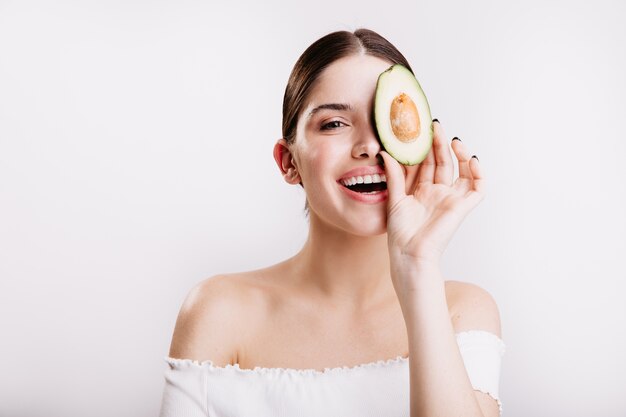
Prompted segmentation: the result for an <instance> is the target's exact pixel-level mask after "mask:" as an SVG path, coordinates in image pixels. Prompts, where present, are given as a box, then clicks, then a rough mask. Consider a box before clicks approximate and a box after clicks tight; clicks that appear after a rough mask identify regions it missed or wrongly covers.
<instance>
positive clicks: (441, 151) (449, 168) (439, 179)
mask: <svg viewBox="0 0 626 417" xmlns="http://www.w3.org/2000/svg"><path fill="white" fill-rule="evenodd" d="M433 132H434V135H433V146H432V147H433V148H434V150H435V152H434V153H435V161H436V165H435V176H434V183H435V184H444V185H448V186H450V185H452V179H453V177H454V165H453V161H452V153H451V152H450V147H449V146H448V141H447V140H446V135H445V132H444V130H443V127H441V124H440V123H439V121H435V122H434V123H433Z"/></svg>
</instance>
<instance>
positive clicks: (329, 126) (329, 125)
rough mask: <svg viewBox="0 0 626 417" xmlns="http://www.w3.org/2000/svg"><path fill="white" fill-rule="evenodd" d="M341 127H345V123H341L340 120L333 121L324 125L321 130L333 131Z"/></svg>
mask: <svg viewBox="0 0 626 417" xmlns="http://www.w3.org/2000/svg"><path fill="white" fill-rule="evenodd" d="M341 125H345V123H343V122H340V121H339V120H333V121H331V122H328V123H324V124H323V125H322V127H321V130H332V129H337V128H338V127H341Z"/></svg>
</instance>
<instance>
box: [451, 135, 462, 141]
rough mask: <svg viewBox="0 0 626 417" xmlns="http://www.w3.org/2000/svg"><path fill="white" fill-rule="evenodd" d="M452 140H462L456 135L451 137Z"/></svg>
mask: <svg viewBox="0 0 626 417" xmlns="http://www.w3.org/2000/svg"><path fill="white" fill-rule="evenodd" d="M452 140H458V141H459V142H463V141H462V140H461V139H459V138H457V137H456V136H455V137H453V138H452Z"/></svg>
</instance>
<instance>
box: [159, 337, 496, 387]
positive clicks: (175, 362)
mask: <svg viewBox="0 0 626 417" xmlns="http://www.w3.org/2000/svg"><path fill="white" fill-rule="evenodd" d="M476 337H478V338H487V339H490V340H491V341H492V342H495V343H496V344H498V345H499V348H500V350H501V352H502V353H504V342H503V341H502V339H500V338H499V337H498V336H497V335H495V334H493V333H490V332H487V331H483V330H469V331H464V332H459V333H456V338H457V342H459V343H461V342H463V341H466V340H471V339H474V338H476ZM165 361H166V362H167V363H168V364H169V365H170V366H172V367H175V368H178V369H186V368H203V369H208V370H211V371H234V372H238V373H243V374H255V375H277V374H284V375H308V376H320V375H327V374H333V373H338V372H340V373H346V372H354V371H358V370H364V369H372V368H387V367H390V366H393V365H399V364H402V365H404V364H408V362H409V358H408V357H406V356H402V355H398V356H396V357H395V358H391V359H381V360H378V361H375V362H368V363H363V364H360V365H355V366H339V367H334V368H324V370H322V371H318V370H317V369H295V368H265V367H261V366H255V367H254V368H253V369H247V368H245V369H242V368H240V367H239V364H238V363H235V364H227V365H225V366H215V364H214V363H213V361H211V360H210V359H207V360H204V361H197V360H194V359H178V358H172V357H169V356H168V357H165Z"/></svg>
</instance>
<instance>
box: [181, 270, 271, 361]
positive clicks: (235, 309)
mask: <svg viewBox="0 0 626 417" xmlns="http://www.w3.org/2000/svg"><path fill="white" fill-rule="evenodd" d="M262 274H263V273H262V271H250V272H243V273H235V274H226V275H216V276H213V277H210V278H207V279H205V280H203V281H202V282H200V283H198V284H197V285H196V286H195V287H194V288H192V289H191V291H189V293H188V294H187V297H186V298H185V300H184V302H183V304H182V306H181V308H180V312H179V314H178V318H177V320H176V327H175V329H174V335H173V336H172V343H171V346H170V353H169V356H170V357H172V358H181V359H193V360H197V361H205V360H211V361H212V362H213V364H214V365H216V366H224V365H226V364H235V363H237V347H238V346H239V343H240V341H241V337H242V334H241V332H242V330H243V329H245V328H248V327H249V326H248V325H249V324H250V323H249V322H250V321H251V320H259V319H260V317H259V316H260V313H261V312H262V311H263V308H262V305H263V304H264V302H263V299H264V298H265V296H264V291H263V281H262V279H261V277H262Z"/></svg>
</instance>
